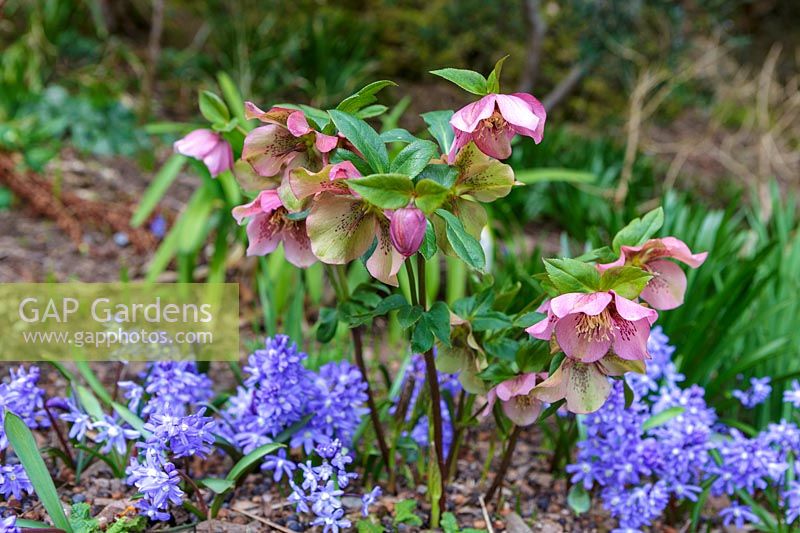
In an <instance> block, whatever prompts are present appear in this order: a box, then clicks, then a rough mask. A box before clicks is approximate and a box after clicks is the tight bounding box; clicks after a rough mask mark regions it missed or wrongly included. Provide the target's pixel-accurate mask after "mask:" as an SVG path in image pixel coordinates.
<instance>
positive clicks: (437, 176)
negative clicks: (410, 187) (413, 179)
mask: <svg viewBox="0 0 800 533" xmlns="http://www.w3.org/2000/svg"><path fill="white" fill-rule="evenodd" d="M456 178H458V170H457V169H456V168H455V167H451V166H450V165H444V164H438V163H437V164H433V165H428V166H427V167H425V169H424V170H423V171H422V172H420V173H419V175H418V176H417V181H418V182H419V181H422V180H426V179H427V180H431V181H435V182H436V183H438V184H439V185H441V186H442V187H446V188H447V189H451V188H452V187H453V185H455V183H456Z"/></svg>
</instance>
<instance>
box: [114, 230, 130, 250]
mask: <svg viewBox="0 0 800 533" xmlns="http://www.w3.org/2000/svg"><path fill="white" fill-rule="evenodd" d="M114 243H115V244H116V245H117V246H119V247H120V248H123V247H125V246H128V243H130V239H129V238H128V234H127V233H123V232H122V231H118V232H117V233H115V234H114Z"/></svg>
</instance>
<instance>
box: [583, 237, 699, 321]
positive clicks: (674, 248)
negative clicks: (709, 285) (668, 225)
mask: <svg viewBox="0 0 800 533" xmlns="http://www.w3.org/2000/svg"><path fill="white" fill-rule="evenodd" d="M707 255H708V252H703V253H699V254H693V253H692V251H691V250H689V247H688V246H686V243H684V242H683V241H681V240H679V239H676V238H675V237H664V238H663V239H650V240H649V241H647V242H646V243H644V244H643V245H642V246H623V247H622V250H621V253H620V256H619V259H617V260H616V261H614V262H613V263H607V264H605V265H597V268H598V269H599V270H600V271H604V270H608V269H609V268H613V267H619V266H623V265H626V264H631V263H632V264H634V265H637V266H640V267H642V268H643V269H645V270H646V271H648V272H649V273H650V274H652V275H653V278H652V279H651V280H650V281H649V282H648V283H647V285H646V286H645V288H644V290H643V291H642V294H641V298H642V299H643V300H644V301H646V302H647V303H649V304H650V305H652V306H653V307H654V308H655V309H663V310H667V309H675V308H676V307H678V306H679V305H681V304H682V303H683V296H684V294H685V293H686V274H684V273H683V270H682V269H681V267H679V266H678V265H676V264H675V263H673V262H672V261H667V259H675V260H677V261H680V262H682V263H686V264H687V265H689V266H690V267H692V268H697V267H699V266H700V265H702V264H703V262H704V261H705V260H706V256H707Z"/></svg>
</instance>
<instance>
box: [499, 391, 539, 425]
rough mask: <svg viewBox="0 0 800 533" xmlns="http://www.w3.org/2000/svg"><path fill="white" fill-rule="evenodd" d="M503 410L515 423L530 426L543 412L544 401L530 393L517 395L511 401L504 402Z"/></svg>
mask: <svg viewBox="0 0 800 533" xmlns="http://www.w3.org/2000/svg"><path fill="white" fill-rule="evenodd" d="M503 412H504V413H505V414H506V416H507V417H508V418H509V419H510V420H511V421H512V422H514V424H516V425H518V426H520V427H525V426H530V425H531V424H533V423H534V422H536V420H537V419H538V418H539V415H540V414H541V412H542V401H541V400H539V399H538V398H532V397H530V396H528V395H525V396H515V397H513V398H512V399H511V401H508V402H503Z"/></svg>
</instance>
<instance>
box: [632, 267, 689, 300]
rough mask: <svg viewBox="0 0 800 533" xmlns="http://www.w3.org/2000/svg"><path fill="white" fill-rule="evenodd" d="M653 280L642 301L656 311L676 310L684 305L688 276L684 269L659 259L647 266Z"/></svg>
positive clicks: (642, 294) (644, 291) (642, 295)
mask: <svg viewBox="0 0 800 533" xmlns="http://www.w3.org/2000/svg"><path fill="white" fill-rule="evenodd" d="M647 268H648V270H649V271H650V273H651V274H653V279H651V280H650V281H649V282H648V283H647V285H645V288H644V289H643V290H642V293H641V294H640V296H641V298H642V300H644V301H646V302H647V303H649V304H650V305H652V306H653V307H654V308H655V309H662V310H668V309H675V308H676V307H678V306H679V305H681V304H682V303H683V297H684V294H685V293H686V274H684V273H683V269H681V267H679V266H678V265H676V264H675V263H673V262H672V261H667V260H665V259H657V260H655V261H651V262H650V263H648V264H647Z"/></svg>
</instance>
